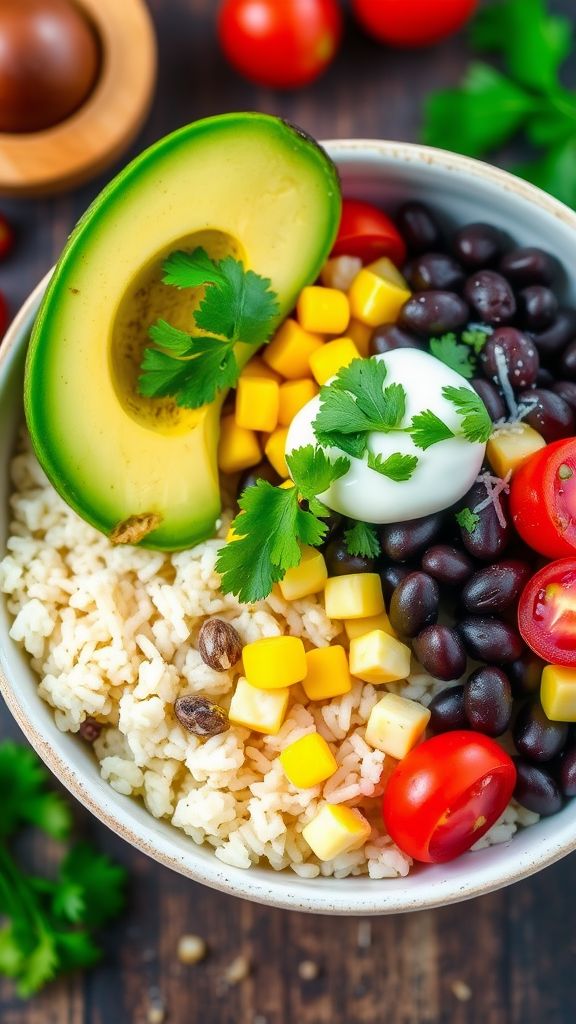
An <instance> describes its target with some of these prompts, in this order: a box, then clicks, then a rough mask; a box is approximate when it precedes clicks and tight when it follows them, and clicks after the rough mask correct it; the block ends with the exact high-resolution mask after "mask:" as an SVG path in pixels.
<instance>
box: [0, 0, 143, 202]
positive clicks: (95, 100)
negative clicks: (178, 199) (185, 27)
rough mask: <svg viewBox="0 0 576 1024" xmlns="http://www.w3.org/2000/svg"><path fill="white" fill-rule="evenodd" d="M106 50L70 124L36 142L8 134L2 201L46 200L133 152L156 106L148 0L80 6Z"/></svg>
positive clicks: (2, 142) (3, 137) (86, 0)
mask: <svg viewBox="0 0 576 1024" xmlns="http://www.w3.org/2000/svg"><path fill="white" fill-rule="evenodd" d="M79 5H80V6H81V7H82V9H83V10H84V11H85V12H86V14H87V16H88V18H89V19H90V21H91V22H92V24H93V25H94V27H95V29H96V32H97V34H98V36H99V39H100V44H101V47H102V66H101V70H100V75H99V78H98V80H97V82H96V85H95V86H94V89H93V90H92V92H91V93H90V95H89V97H88V99H87V100H86V102H85V103H84V104H83V106H82V107H80V109H79V110H77V111H75V113H74V114H72V115H71V116H70V117H68V118H66V120H65V121H61V122H60V123H59V124H56V125H53V126H52V127H51V128H47V129H45V130H44V131H39V132H30V133H28V134H11V133H6V132H0V194H1V195H5V196H6V195H13V196H22V195H28V196H30V195H46V194H47V193H50V192H57V191H61V190H63V189H65V188H72V187H74V186H76V185H80V184H81V183H82V182H84V181H87V180H88V179H89V178H92V177H94V176H95V175H97V174H98V173H99V172H100V171H102V170H103V169H104V168H105V167H107V166H108V165H109V164H111V163H113V161H114V160H115V159H116V158H117V157H118V156H119V155H120V153H122V151H123V150H124V149H126V147H127V146H128V145H129V144H130V142H131V141H132V139H133V138H134V136H135V135H136V133H137V131H138V129H139V128H140V126H141V124H142V122H143V121H144V118H145V117H146V114H147V113H148V109H149V107H150V103H151V100H152V95H153V90H154V84H155V80H156V38H155V35H154V28H153V25H152V20H151V18H150V14H149V12H148V9H147V7H146V6H145V4H144V3H143V0H79Z"/></svg>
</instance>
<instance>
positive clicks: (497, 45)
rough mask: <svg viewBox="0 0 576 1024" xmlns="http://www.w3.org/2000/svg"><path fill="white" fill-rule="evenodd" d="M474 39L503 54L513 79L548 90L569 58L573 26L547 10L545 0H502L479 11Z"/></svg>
mask: <svg viewBox="0 0 576 1024" xmlns="http://www.w3.org/2000/svg"><path fill="white" fill-rule="evenodd" d="M472 41H473V43H474V45H475V46H477V47H478V48H479V49H484V50H493V51H494V52H496V53H501V54H502V56H503V57H504V60H505V62H506V64H507V67H508V70H509V71H510V73H511V74H512V75H513V76H514V78H515V79H516V80H517V81H518V82H520V83H521V84H522V85H525V86H526V87H527V88H529V89H534V90H536V91H538V92H549V91H550V90H552V89H554V87H555V85H556V84H557V82H558V72H559V69H560V65H561V64H562V63H563V61H564V60H565V59H566V57H568V55H569V53H570V49H571V42H572V27H571V24H570V22H569V20H568V19H567V18H559V17H555V16H553V15H551V14H549V13H548V11H547V9H546V3H545V0H499V2H498V3H493V4H491V5H490V6H489V7H486V8H484V9H483V10H480V11H479V12H478V15H477V17H476V19H475V22H474V24H473V26H472Z"/></svg>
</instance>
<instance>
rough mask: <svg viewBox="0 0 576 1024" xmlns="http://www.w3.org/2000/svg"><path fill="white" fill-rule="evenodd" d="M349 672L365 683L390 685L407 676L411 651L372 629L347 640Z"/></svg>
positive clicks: (381, 632) (397, 641)
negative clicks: (348, 642)
mask: <svg viewBox="0 0 576 1024" xmlns="http://www.w3.org/2000/svg"><path fill="white" fill-rule="evenodd" d="M350 671H351V673H352V675H353V676H357V678H358V679H363V680H364V682H365V683H375V684H376V686H378V685H379V684H380V683H393V682H395V681H396V680H397V679H407V678H408V676H409V675H410V648H409V647H407V646H406V644H403V643H401V642H400V640H396V639H395V637H393V636H390V634H389V633H385V632H384V630H382V629H374V630H372V632H371V633H364V635H363V636H357V637H356V638H355V639H354V640H351V641H350Z"/></svg>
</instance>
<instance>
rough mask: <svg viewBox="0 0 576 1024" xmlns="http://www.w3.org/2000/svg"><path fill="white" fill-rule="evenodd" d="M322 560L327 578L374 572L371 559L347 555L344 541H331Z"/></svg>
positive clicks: (373, 562)
mask: <svg viewBox="0 0 576 1024" xmlns="http://www.w3.org/2000/svg"><path fill="white" fill-rule="evenodd" d="M324 560H325V562H326V568H327V569H328V575H329V576H349V575H350V574H351V573H357V572H374V571H375V566H376V563H375V561H374V559H373V558H364V557H363V556H362V555H351V554H349V553H348V548H347V547H346V541H345V540H343V539H339V540H332V541H330V543H329V544H328V546H327V548H326V550H325V552H324Z"/></svg>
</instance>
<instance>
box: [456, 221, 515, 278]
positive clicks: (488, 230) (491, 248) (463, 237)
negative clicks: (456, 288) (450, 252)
mask: <svg viewBox="0 0 576 1024" xmlns="http://www.w3.org/2000/svg"><path fill="white" fill-rule="evenodd" d="M452 245H453V248H454V252H455V253H456V256H457V257H458V259H459V260H460V262H461V263H463V264H464V266H465V267H468V269H469V270H479V269H480V267H489V266H491V265H492V264H493V263H496V260H497V259H498V257H499V256H500V253H501V252H502V249H503V248H504V239H503V237H502V233H501V232H500V231H498V229H497V228H495V227H493V226H492V225H491V224H467V225H466V226H465V227H463V228H460V229H459V230H458V231H457V232H456V234H455V235H454V240H453V243H452Z"/></svg>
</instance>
